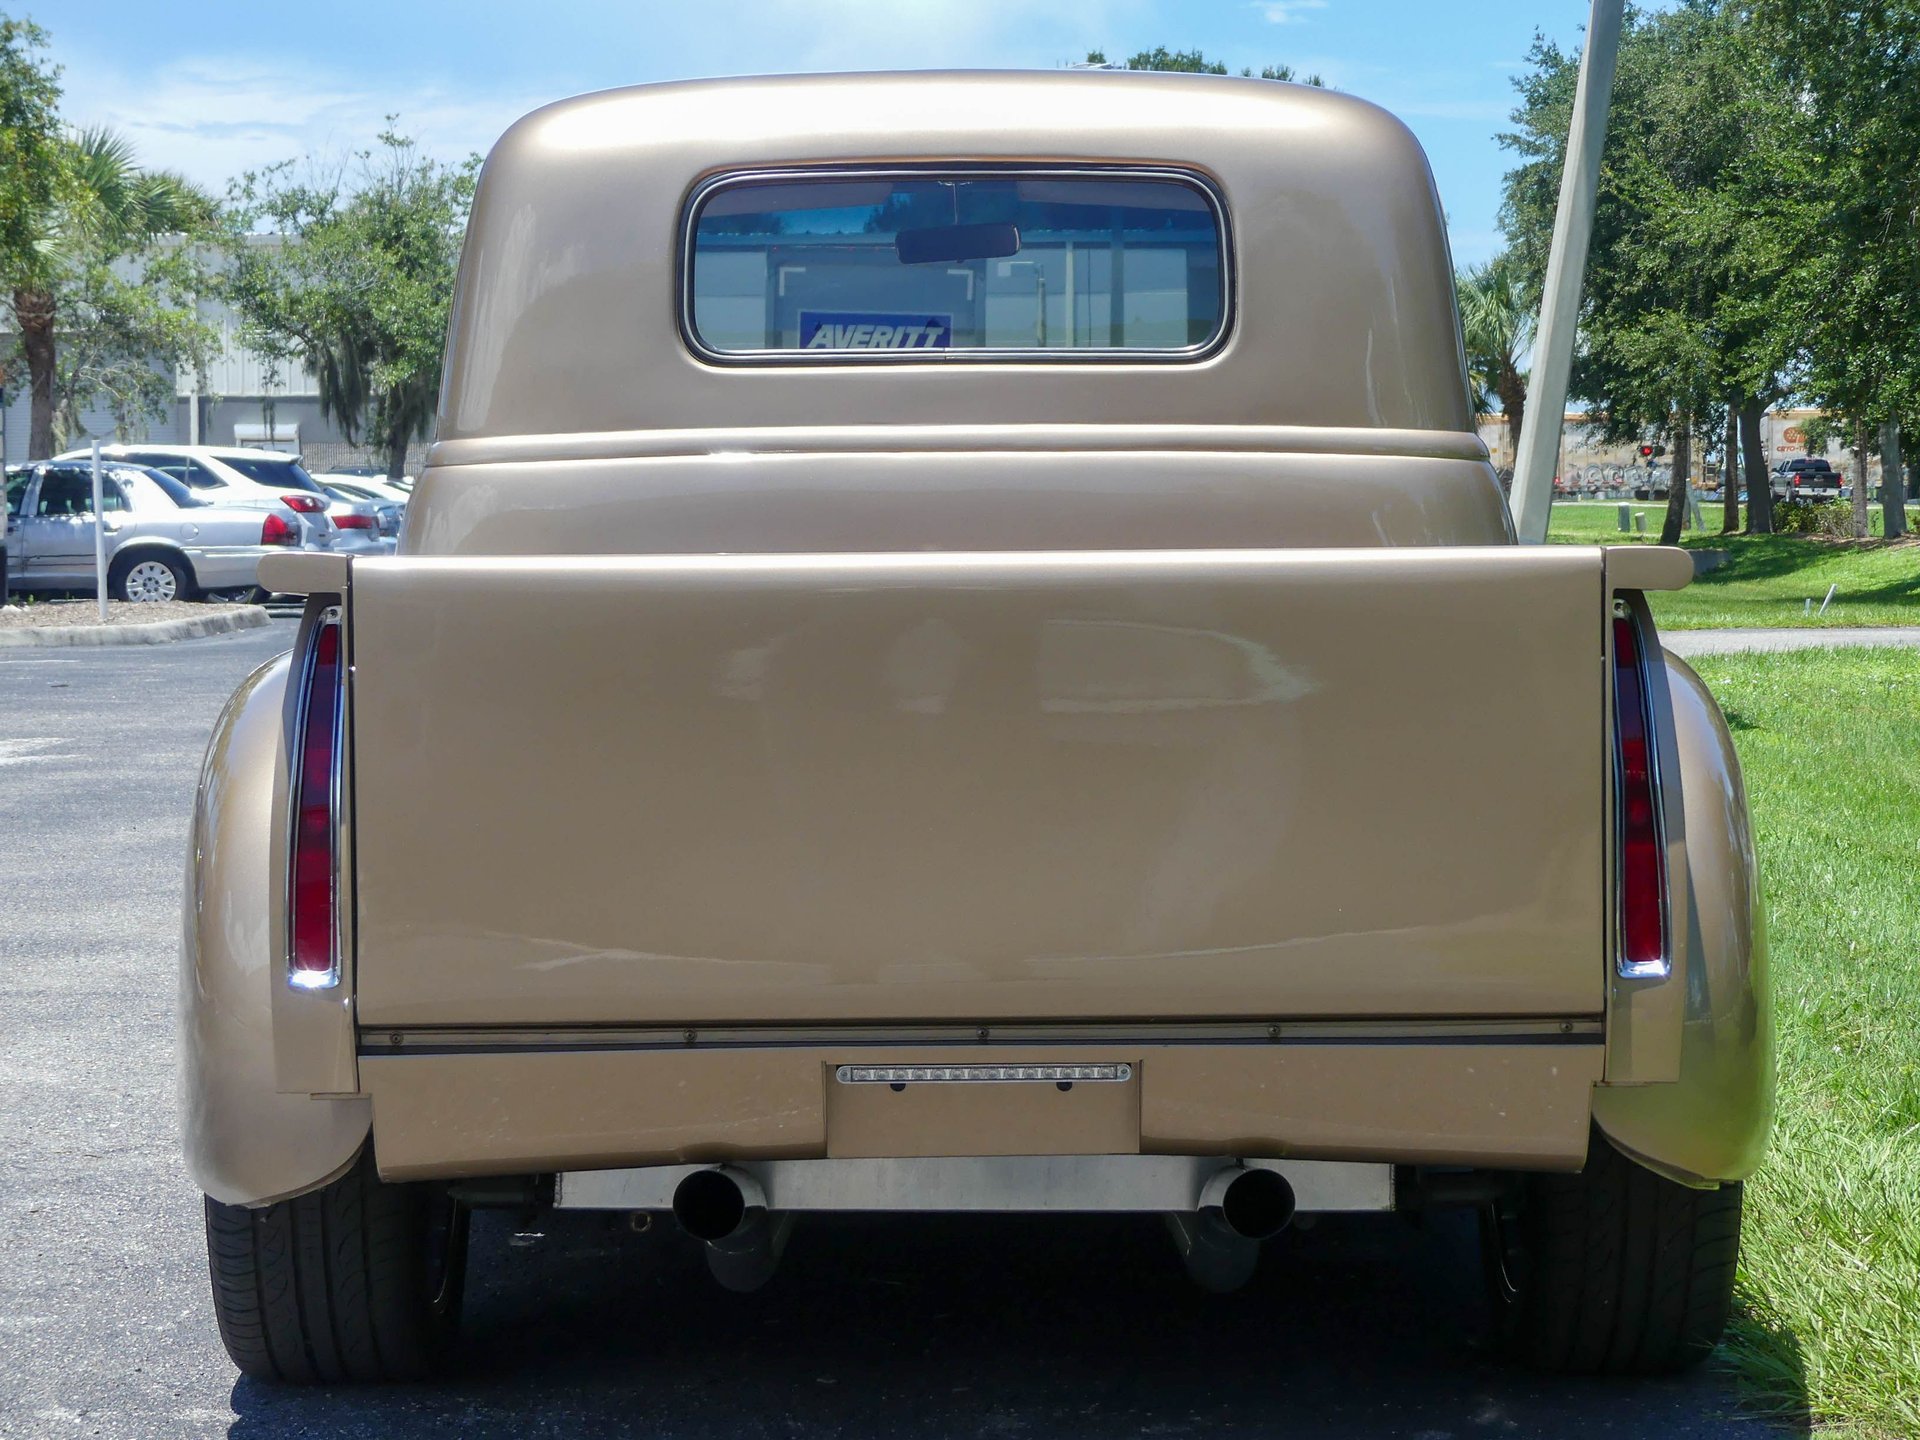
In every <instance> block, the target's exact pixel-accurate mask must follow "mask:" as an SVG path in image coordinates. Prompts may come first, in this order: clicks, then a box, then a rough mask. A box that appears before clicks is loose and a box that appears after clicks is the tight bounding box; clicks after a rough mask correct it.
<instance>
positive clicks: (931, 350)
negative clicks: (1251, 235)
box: [683, 170, 1228, 361]
mask: <svg viewBox="0 0 1920 1440" xmlns="http://www.w3.org/2000/svg"><path fill="white" fill-rule="evenodd" d="M1227 266H1228V262H1227V247H1226V238H1225V224H1224V221H1223V219H1222V212H1221V209H1220V204H1219V201H1218V200H1217V199H1216V197H1215V196H1214V194H1213V192H1212V191H1211V190H1209V189H1208V188H1206V187H1205V186H1204V185H1202V184H1201V183H1200V182H1199V180H1197V179H1196V178H1194V177H1191V176H1187V175H1182V174H1175V173H1167V172H1158V171H1155V172H1145V173H1143V172H1138V171H1084V172H1082V171H1075V172H1062V173H1035V172H1025V171H1022V172H1009V171H995V170H971V171H941V172H928V171H914V172H907V173H873V172H851V173H850V172H832V173H811V174H782V175H757V176H743V177H730V178H723V179H721V180H719V181H716V182H713V183H711V184H709V185H708V186H707V187H706V188H705V189H703V190H701V191H700V192H698V193H697V194H696V195H695V196H694V198H693V201H692V202H691V205H690V207H689V217H688V224H687V237H686V263H685V265H684V266H683V282H684V283H685V285H686V287H687V293H686V295H685V296H684V297H683V298H684V303H683V315H684V319H685V324H686V328H687V333H688V337H689V339H690V340H691V341H692V343H693V344H694V346H695V347H696V348H697V349H699V350H701V351H702V352H704V353H706V354H707V355H709V356H711V357H714V358H736V359H737V358H761V359H769V358H780V359H783V360H797V359H833V360H841V361H844V360H848V359H861V360H868V359H892V360H903V359H904V360H914V359H918V360H923V361H924V360H929V359H946V358H952V359H986V358H995V357H1000V358H1015V359H1034V358H1040V357H1042V356H1044V355H1054V356H1060V357H1066V358H1076V359H1079V358H1097V357H1100V356H1107V357H1113V358H1128V357H1154V356H1168V357H1179V356H1197V355H1199V354H1202V353H1204V352H1205V351H1207V350H1208V349H1209V348H1211V347H1212V346H1213V345H1214V344H1215V343H1216V342H1217V341H1218V340H1219V339H1220V337H1221V336H1222V335H1223V334H1224V333H1225V329H1226V319H1227V295H1228V284H1227Z"/></svg>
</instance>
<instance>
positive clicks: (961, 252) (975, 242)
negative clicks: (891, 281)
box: [893, 225, 1020, 265]
mask: <svg viewBox="0 0 1920 1440" xmlns="http://www.w3.org/2000/svg"><path fill="white" fill-rule="evenodd" d="M893 248H894V252H895V253H896V254H897V255H899V257H900V263H901V264H902V265H941V264H948V265H951V264H957V263H959V262H961V261H965V260H1004V259H1006V258H1007V257H1008V256H1009V255H1018V254H1019V253H1020V227H1019V226H1017V225H933V226H928V227H927V228H925V229H921V230H902V231H901V232H900V233H899V234H898V235H896V236H894V239H893Z"/></svg>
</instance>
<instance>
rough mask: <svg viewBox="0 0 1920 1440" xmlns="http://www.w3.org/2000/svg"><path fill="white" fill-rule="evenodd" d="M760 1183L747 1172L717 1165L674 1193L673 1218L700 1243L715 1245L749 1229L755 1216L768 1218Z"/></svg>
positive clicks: (683, 1183)
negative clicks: (755, 1213)
mask: <svg viewBox="0 0 1920 1440" xmlns="http://www.w3.org/2000/svg"><path fill="white" fill-rule="evenodd" d="M766 1210H767V1197H766V1195H765V1194H764V1193H763V1192H762V1191H761V1189H760V1182H759V1181H757V1180H755V1179H754V1178H753V1177H752V1176H751V1175H748V1174H747V1173H745V1172H744V1171H741V1170H735V1169H733V1168H732V1167H730V1166H726V1165H716V1166H714V1167H713V1168H712V1169H711V1170H696V1171H694V1172H693V1173H692V1174H691V1175H689V1176H687V1178H686V1179H684V1180H682V1181H681V1182H680V1183H679V1184H678V1185H677V1186H675V1187H674V1191H673V1218H674V1219H676V1220H678V1221H679V1222H680V1228H681V1229H683V1230H685V1231H686V1232H687V1233H688V1234H689V1235H691V1236H693V1238H694V1239H696V1240H704V1241H706V1243H707V1244H709V1245H712V1244H715V1243H717V1242H719V1241H722V1240H726V1239H728V1238H729V1237H731V1236H733V1235H736V1234H738V1233H739V1232H740V1231H742V1230H744V1229H747V1228H748V1227H749V1226H750V1225H751V1224H752V1223H753V1222H754V1219H755V1215H754V1212H755V1211H758V1212H759V1213H760V1215H763V1216H764V1215H765V1214H766Z"/></svg>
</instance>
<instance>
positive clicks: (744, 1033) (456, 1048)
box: [360, 1016, 1606, 1055]
mask: <svg viewBox="0 0 1920 1440" xmlns="http://www.w3.org/2000/svg"><path fill="white" fill-rule="evenodd" d="M1605 1038H1606V1037H1605V1027H1604V1024H1603V1022H1602V1021H1600V1020H1598V1019H1595V1018H1593V1017H1589V1016H1581V1017H1566V1018H1545V1019H1523V1020H1404V1021H1397V1020H1386V1021H1381V1020H1320V1021H1273V1022H1265V1023H1263V1022H1259V1021H1253V1022H1249V1021H1219V1022H1193V1023H1177V1022H1176V1023H1150V1024H1138V1023H1136V1024H1088V1025H1059V1024H1053V1025H1038V1024H1009V1025H898V1026H892V1025H863V1026H849V1025H839V1026H825V1025H821V1026H796V1025H782V1026H737V1025H736V1026H712V1027H707V1026H684V1027H679V1028H671V1027H663V1026H657V1025H650V1026H622V1025H582V1026H569V1027H564V1028H557V1027H547V1026H526V1027H502V1026H468V1025H397V1026H363V1027H362V1028H361V1031H360V1053H361V1054H362V1055H395V1054H405V1055H472V1054H494V1055H500V1054H538V1053H543V1052H552V1051H572V1050H738V1049H787V1048H795V1047H803V1048H810V1049H818V1048H821V1047H832V1048H841V1049H846V1048H858V1049H881V1048H885V1049H898V1048H899V1047H901V1046H924V1045H941V1046H944V1045H952V1046H976V1047H977V1046H983V1045H1049V1046H1061V1045H1101V1046H1115V1045H1140V1046H1155V1045H1598V1044H1601V1043H1603V1041H1604V1040H1605Z"/></svg>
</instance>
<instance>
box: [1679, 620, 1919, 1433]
mask: <svg viewBox="0 0 1920 1440" xmlns="http://www.w3.org/2000/svg"><path fill="white" fill-rule="evenodd" d="M1694 664H1695V665H1696V667H1697V668H1698V669H1699V671H1700V673H1701V675H1702V676H1703V677H1704V678H1705V679H1706V681H1707V683H1708V684H1709V685H1710V686H1712V688H1713V691H1714V694H1715V695H1716V696H1718V697H1719V700H1720V703H1721V706H1722V707H1723V708H1724V709H1725V710H1726V712H1727V716H1728V719H1729V721H1730V722H1731V723H1732V725H1733V727H1734V736H1735V740H1736V742H1737V744H1738V746H1739V749H1740V756H1741V761H1742V765H1743V768H1744V770H1745V774H1746V782H1747V794H1748V799H1749V803H1750V806H1751V809H1752V813H1753V818H1754V827H1755V833H1756V837H1757V844H1758V847H1759V852H1760V861H1761V869H1762V873H1763V875H1764V877H1765V885H1766V888H1767V902H1768V911H1769V917H1770V930H1771V938H1772V958H1773V977H1774V1008H1775V1013H1776V1015H1777V1017H1778V1020H1779V1031H1780V1086H1779V1115H1778V1120H1777V1123H1776V1126H1775V1130H1774V1136H1773V1146H1772V1149H1771V1151H1770V1152H1769V1154H1768V1156H1767V1159H1766V1161H1765V1163H1764V1165H1763V1166H1762V1168H1761V1171H1760V1173H1759V1174H1758V1175H1757V1176H1756V1177H1755V1178H1754V1179H1753V1180H1752V1181H1751V1182H1749V1184H1748V1187H1747V1218H1746V1236H1745V1242H1744V1244H1743V1246H1742V1249H1741V1262H1740V1296H1741V1315H1740V1318H1739V1319H1738V1320H1737V1321H1736V1324H1735V1328H1734V1331H1733V1334H1732V1336H1731V1339H1730V1341H1729V1345H1728V1349H1727V1352H1726V1353H1727V1354H1728V1355H1729V1357H1730V1359H1731V1362H1732V1364H1733V1365H1734V1367H1735V1369H1736V1370H1737V1372H1738V1373H1739V1375H1740V1376H1741V1378H1742V1380H1743V1382H1744V1383H1745V1386H1746V1388H1747V1390H1748V1392H1749V1395H1750V1396H1752V1397H1754V1398H1756V1399H1757V1400H1758V1401H1759V1402H1760V1403H1761V1404H1763V1405H1764V1406H1766V1407H1767V1408H1770V1409H1776V1410H1778V1411H1779V1412H1780V1413H1781V1414H1782V1415H1786V1416H1795V1417H1801V1418H1806V1419H1811V1420H1812V1421H1813V1422H1814V1423H1816V1424H1828V1425H1834V1426H1837V1427H1838V1428H1839V1429H1840V1430H1841V1432H1842V1433H1845V1434H1850V1435H1859V1436H1873V1437H1883V1436H1885V1437H1891V1436H1896V1435H1898V1436H1911V1435H1915V1434H1920V653H1915V652H1910V651H1904V650H1864V649H1853V650H1838V651H1801V652H1796V653H1789V654H1779V655H1729V656H1707V657H1702V658H1701V659H1699V660H1697V661H1695V662H1694Z"/></svg>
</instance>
